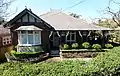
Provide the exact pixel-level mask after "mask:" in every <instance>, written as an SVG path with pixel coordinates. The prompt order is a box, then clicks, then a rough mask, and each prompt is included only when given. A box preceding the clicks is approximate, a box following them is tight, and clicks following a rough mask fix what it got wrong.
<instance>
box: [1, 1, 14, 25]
mask: <svg viewBox="0 0 120 76" xmlns="http://www.w3.org/2000/svg"><path fill="white" fill-rule="evenodd" d="M13 1H14V0H0V23H2V20H4V19H3V18H4V17H7V16H8V15H10V14H9V12H8V8H9V6H10V4H11V3H12V2H13Z"/></svg>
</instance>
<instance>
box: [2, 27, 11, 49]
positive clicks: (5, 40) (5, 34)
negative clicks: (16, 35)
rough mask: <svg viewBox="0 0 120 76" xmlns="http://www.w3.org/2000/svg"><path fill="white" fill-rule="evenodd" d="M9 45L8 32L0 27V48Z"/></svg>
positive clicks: (9, 36) (9, 37)
mask: <svg viewBox="0 0 120 76" xmlns="http://www.w3.org/2000/svg"><path fill="white" fill-rule="evenodd" d="M9 45H11V35H10V30H9V29H7V28H4V27H3V25H0V48H2V47H6V46H9Z"/></svg>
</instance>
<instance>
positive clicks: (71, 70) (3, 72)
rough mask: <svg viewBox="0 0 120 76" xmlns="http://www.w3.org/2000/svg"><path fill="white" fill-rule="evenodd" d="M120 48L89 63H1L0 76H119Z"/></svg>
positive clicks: (73, 61)
mask: <svg viewBox="0 0 120 76" xmlns="http://www.w3.org/2000/svg"><path fill="white" fill-rule="evenodd" d="M119 75H120V47H115V48H113V49H111V50H110V51H108V52H105V53H101V54H100V55H98V56H97V57H95V58H93V59H92V60H90V61H89V62H85V61H81V60H70V61H61V62H49V63H48V62H40V63H20V62H16V63H15V62H14V63H3V64H0V76H119Z"/></svg>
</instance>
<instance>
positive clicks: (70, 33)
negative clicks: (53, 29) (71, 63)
mask: <svg viewBox="0 0 120 76" xmlns="http://www.w3.org/2000/svg"><path fill="white" fill-rule="evenodd" d="M68 35H70V40H68ZM72 35H74V40H72ZM66 42H76V31H74V32H73V31H69V32H68V34H67V35H66Z"/></svg>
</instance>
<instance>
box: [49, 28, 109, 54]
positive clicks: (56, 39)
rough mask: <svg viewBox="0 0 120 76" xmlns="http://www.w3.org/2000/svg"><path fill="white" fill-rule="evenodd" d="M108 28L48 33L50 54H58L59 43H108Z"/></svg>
mask: <svg viewBox="0 0 120 76" xmlns="http://www.w3.org/2000/svg"><path fill="white" fill-rule="evenodd" d="M108 39H109V30H65V31H64V30H59V31H51V32H50V34H49V41H50V49H51V51H50V54H51V55H52V56H59V52H60V48H59V47H60V45H64V44H68V45H70V46H71V45H72V44H73V43H78V44H82V43H84V42H89V43H90V44H91V45H93V44H100V45H102V47H104V45H105V44H106V43H108Z"/></svg>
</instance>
